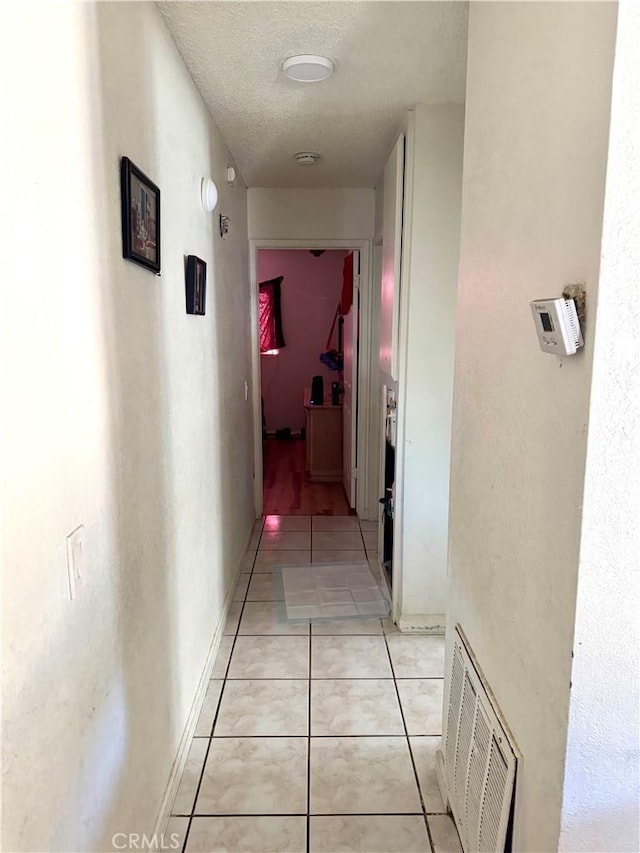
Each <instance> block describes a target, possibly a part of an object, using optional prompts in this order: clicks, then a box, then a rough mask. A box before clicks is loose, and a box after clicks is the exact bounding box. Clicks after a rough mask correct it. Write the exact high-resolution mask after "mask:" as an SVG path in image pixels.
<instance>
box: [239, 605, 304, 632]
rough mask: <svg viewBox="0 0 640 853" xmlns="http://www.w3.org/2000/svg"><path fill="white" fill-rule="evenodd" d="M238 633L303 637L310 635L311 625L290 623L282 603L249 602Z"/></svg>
mask: <svg viewBox="0 0 640 853" xmlns="http://www.w3.org/2000/svg"><path fill="white" fill-rule="evenodd" d="M238 633H239V634H241V635H248V634H271V635H273V634H280V635H284V636H290V635H296V636H302V635H307V634H308V633H309V623H308V622H303V623H297V622H288V621H287V619H286V615H285V610H284V604H283V603H282V602H278V601H247V603H246V604H245V605H244V611H243V613H242V621H241V622H240V630H239V632H238Z"/></svg>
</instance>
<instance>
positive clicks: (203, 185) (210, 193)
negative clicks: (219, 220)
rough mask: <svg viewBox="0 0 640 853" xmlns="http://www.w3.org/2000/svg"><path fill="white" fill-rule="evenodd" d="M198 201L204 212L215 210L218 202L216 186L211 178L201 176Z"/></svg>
mask: <svg viewBox="0 0 640 853" xmlns="http://www.w3.org/2000/svg"><path fill="white" fill-rule="evenodd" d="M200 201H201V202H202V209H203V210H204V211H205V213H211V211H213V210H215V208H216V204H217V203H218V188H217V187H216V185H215V184H214V183H213V181H212V180H211V178H203V179H202V181H201V182H200Z"/></svg>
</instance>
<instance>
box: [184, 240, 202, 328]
mask: <svg viewBox="0 0 640 853" xmlns="http://www.w3.org/2000/svg"><path fill="white" fill-rule="evenodd" d="M206 296H207V264H206V262H205V261H203V260H202V259H201V258H198V257H196V256H195V255H187V269H186V275H185V297H186V302H187V314H200V315H204V313H205V305H206Z"/></svg>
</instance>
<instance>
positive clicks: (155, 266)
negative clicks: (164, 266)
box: [120, 157, 160, 275]
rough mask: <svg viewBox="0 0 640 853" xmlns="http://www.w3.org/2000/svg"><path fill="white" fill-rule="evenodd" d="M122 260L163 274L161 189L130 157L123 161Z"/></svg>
mask: <svg viewBox="0 0 640 853" xmlns="http://www.w3.org/2000/svg"><path fill="white" fill-rule="evenodd" d="M120 196H121V203H122V257H123V258H126V259H127V260H130V261H133V262H134V263H136V264H140V266H143V267H145V268H146V269H148V270H151V272H154V273H156V275H160V189H159V187H158V186H157V185H156V184H154V182H153V181H152V180H151V179H150V178H148V177H147V176H146V175H145V174H144V172H143V171H141V170H140V169H139V168H138V167H137V166H136V165H135V163H132V161H131V160H130V159H129V158H128V157H122V159H121V161H120Z"/></svg>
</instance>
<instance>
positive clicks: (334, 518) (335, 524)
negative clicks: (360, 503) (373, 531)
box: [313, 515, 360, 533]
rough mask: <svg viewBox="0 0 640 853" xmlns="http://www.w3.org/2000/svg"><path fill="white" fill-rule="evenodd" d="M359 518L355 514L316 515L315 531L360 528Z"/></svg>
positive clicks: (314, 519)
mask: <svg viewBox="0 0 640 853" xmlns="http://www.w3.org/2000/svg"><path fill="white" fill-rule="evenodd" d="M359 529H360V527H359V525H358V518H357V516H355V515H314V516H313V532H314V533H316V532H318V533H320V532H336V531H343V532H344V531H347V530H355V531H357V530H359Z"/></svg>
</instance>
